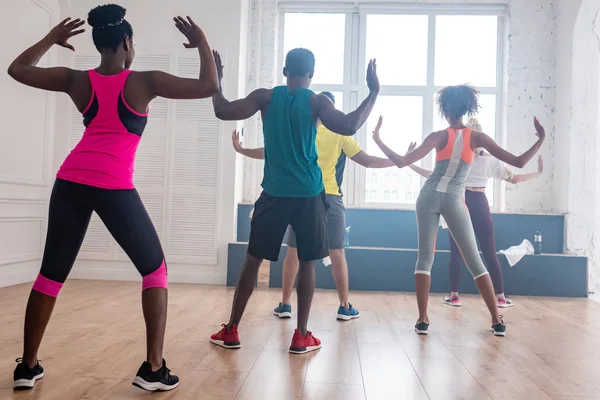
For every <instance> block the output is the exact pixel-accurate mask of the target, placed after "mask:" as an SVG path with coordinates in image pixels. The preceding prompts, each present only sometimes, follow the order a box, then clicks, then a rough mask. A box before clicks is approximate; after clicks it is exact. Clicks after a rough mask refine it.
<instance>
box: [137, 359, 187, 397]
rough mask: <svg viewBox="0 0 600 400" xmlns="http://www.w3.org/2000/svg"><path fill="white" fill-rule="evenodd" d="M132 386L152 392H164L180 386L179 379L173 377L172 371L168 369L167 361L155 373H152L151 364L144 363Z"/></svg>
mask: <svg viewBox="0 0 600 400" xmlns="http://www.w3.org/2000/svg"><path fill="white" fill-rule="evenodd" d="M132 384H133V385H134V386H137V387H139V388H142V389H144V390H148V391H150V392H164V391H168V390H173V389H175V388H176V387H177V386H179V377H177V376H175V375H171V370H170V369H169V368H167V363H166V362H165V360H163V365H162V367H160V369H159V370H158V371H155V372H153V371H152V366H151V365H150V363H149V362H147V361H144V362H143V363H142V366H141V367H140V369H138V372H137V374H136V376H135V378H134V379H133V382H132Z"/></svg>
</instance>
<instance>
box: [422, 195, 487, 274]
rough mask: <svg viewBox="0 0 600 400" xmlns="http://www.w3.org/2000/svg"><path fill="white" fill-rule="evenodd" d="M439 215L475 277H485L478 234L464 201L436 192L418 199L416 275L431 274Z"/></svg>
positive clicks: (485, 272) (485, 271)
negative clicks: (478, 245) (478, 247)
mask: <svg viewBox="0 0 600 400" xmlns="http://www.w3.org/2000/svg"><path fill="white" fill-rule="evenodd" d="M440 215H442V216H443V217H444V219H445V220H446V223H447V224H448V229H449V230H450V233H451V234H452V237H453V238H454V241H455V242H456V245H457V247H458V249H459V250H460V253H461V254H462V256H463V259H464V260H465V264H467V268H468V269H469V271H470V272H471V274H472V275H473V277H474V278H475V279H477V278H479V277H481V276H483V275H486V274H487V273H488V272H487V270H486V268H485V265H484V264H483V261H482V260H481V256H480V255H479V251H478V250H477V242H476V241H475V233H474V232H473V225H472V224H471V217H470V216H469V210H468V209H467V206H466V204H465V202H464V201H463V200H462V199H461V198H460V197H457V196H454V195H451V194H447V193H441V192H434V191H425V192H421V194H420V195H419V198H418V200H417V227H418V231H419V253H418V258H417V266H416V269H415V274H426V275H430V274H431V267H432V266H433V258H434V255H435V240H436V238H437V232H438V226H439V223H440Z"/></svg>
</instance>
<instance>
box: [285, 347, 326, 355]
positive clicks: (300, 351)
mask: <svg viewBox="0 0 600 400" xmlns="http://www.w3.org/2000/svg"><path fill="white" fill-rule="evenodd" d="M320 348H321V345H319V346H309V347H303V348H299V347H290V353H291V354H306V353H310V352H311V351H316V350H319V349H320Z"/></svg>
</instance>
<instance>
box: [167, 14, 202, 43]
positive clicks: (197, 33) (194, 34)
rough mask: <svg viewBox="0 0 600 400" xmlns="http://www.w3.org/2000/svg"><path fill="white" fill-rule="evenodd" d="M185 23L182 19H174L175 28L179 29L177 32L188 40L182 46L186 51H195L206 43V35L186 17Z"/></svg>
mask: <svg viewBox="0 0 600 400" xmlns="http://www.w3.org/2000/svg"><path fill="white" fill-rule="evenodd" d="M186 18H187V21H186V20H185V19H183V17H179V16H177V17H174V18H173V21H175V26H176V27H177V29H179V32H181V33H182V34H183V36H185V37H186V38H187V40H188V42H187V43H184V44H183V47H185V48H186V49H195V48H197V47H200V45H201V44H202V43H204V42H206V35H204V32H202V29H200V27H199V26H198V25H196V23H195V22H194V21H193V20H192V19H191V18H190V17H186Z"/></svg>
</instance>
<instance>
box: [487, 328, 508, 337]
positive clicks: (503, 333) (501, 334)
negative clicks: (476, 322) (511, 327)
mask: <svg viewBox="0 0 600 400" xmlns="http://www.w3.org/2000/svg"><path fill="white" fill-rule="evenodd" d="M490 330H491V331H492V332H493V333H494V336H500V337H504V336H506V331H504V332H496V331H495V330H494V329H490Z"/></svg>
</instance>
